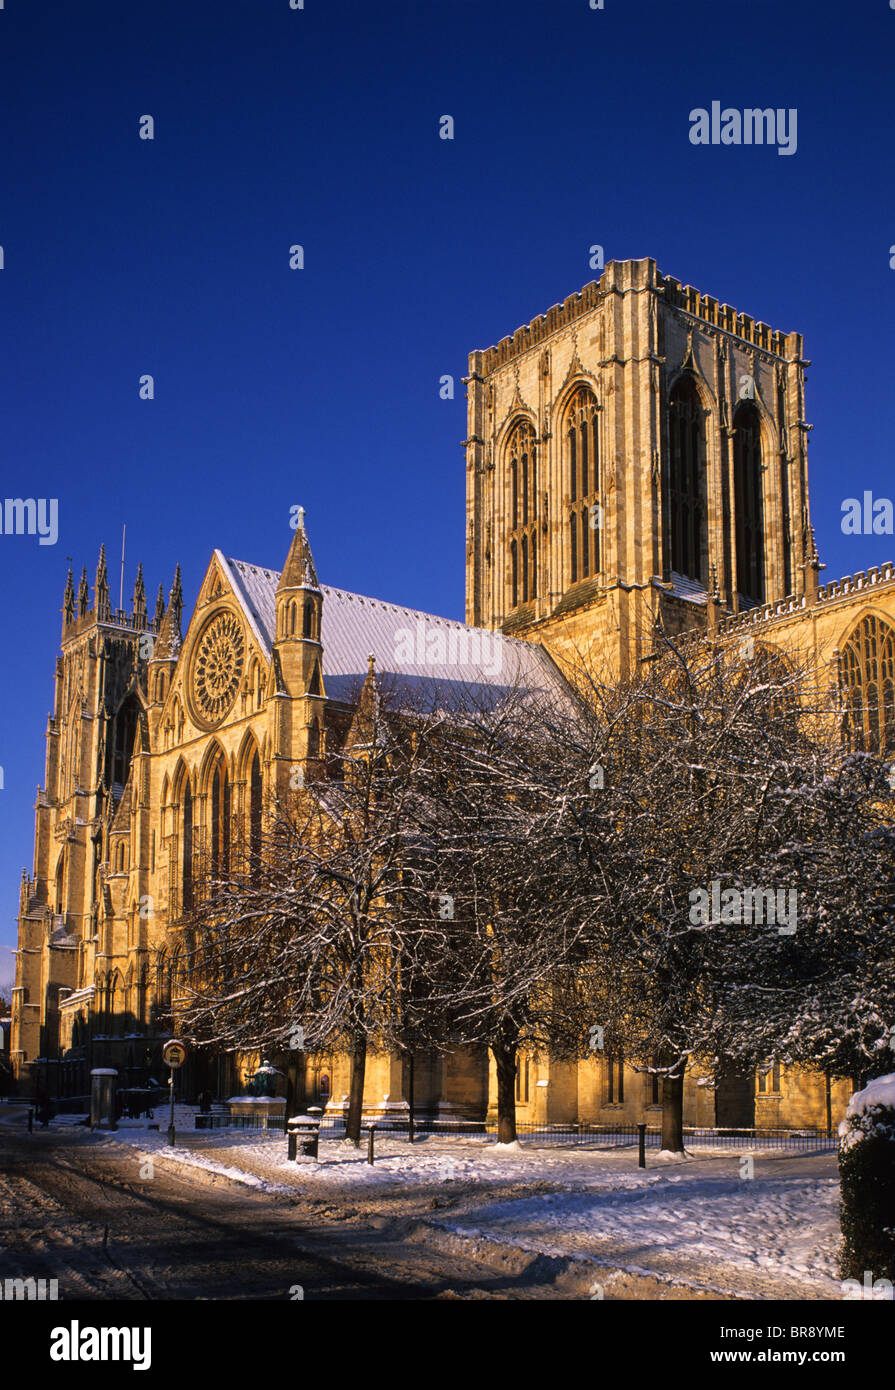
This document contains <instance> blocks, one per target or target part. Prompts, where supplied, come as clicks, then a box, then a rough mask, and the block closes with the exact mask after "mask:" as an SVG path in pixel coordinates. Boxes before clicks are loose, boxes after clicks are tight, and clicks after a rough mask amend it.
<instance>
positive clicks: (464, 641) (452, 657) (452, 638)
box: [395, 618, 503, 676]
mask: <svg viewBox="0 0 895 1390" xmlns="http://www.w3.org/2000/svg"><path fill="white" fill-rule="evenodd" d="M395 661H396V662H402V663H403V662H406V663H408V664H413V665H417V666H472V667H474V668H475V669H476V670H478V671H481V672H482V674H483V675H486V676H496V675H498V673H499V672H500V668H501V665H502V663H503V640H502V638H501V636H500V634H499V633H497V632H485V631H483V630H482V629H480V628H470V627H447V626H446V625H442V624H440V623H439V624H437V625H436V624H434V623H432V624H430V623H426V622H424V620H423V619H422V618H420V619H418V620H417V624H416V628H415V629H414V628H410V627H399V628H398V629H397V631H396V632H395Z"/></svg>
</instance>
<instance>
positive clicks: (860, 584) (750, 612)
mask: <svg viewBox="0 0 895 1390" xmlns="http://www.w3.org/2000/svg"><path fill="white" fill-rule="evenodd" d="M893 583H895V563H893V562H892V561H891V560H886V561H885V563H884V564H882V565H871V567H870V569H868V570H858V571H857V572H856V573H855V574H847V575H845V576H844V578H842V579H831V580H830V582H829V583H828V584H821V585H820V586H819V588H818V590H817V604H818V605H822V604H825V603H835V602H836V601H837V600H838V599H843V598H851V597H854V595H855V594H857V593H861V592H863V591H865V590H870V589H873V588H876V587H882V586H883V585H885V584H893ZM810 606H811V605H810V604H809V602H808V600H807V598H806V597H805V596H804V595H803V596H802V597H801V598H796V597H795V596H794V595H792V594H790V595H789V596H788V597H787V598H784V599H780V600H779V601H778V602H777V603H762V604H759V605H758V606H757V607H755V608H748V609H746V611H745V612H744V613H731V614H729V615H727V616H726V617H723V618H721V619H719V622H718V630H719V632H743V631H745V630H746V629H748V628H751V627H760V626H761V625H762V624H763V623H767V622H773V621H774V620H775V619H777V618H787V617H789V616H790V615H791V614H793V613H803V612H804V611H805V609H806V608H808V607H810Z"/></svg>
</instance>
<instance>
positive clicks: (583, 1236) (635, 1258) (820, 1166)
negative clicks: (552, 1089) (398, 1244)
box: [109, 1128, 842, 1299]
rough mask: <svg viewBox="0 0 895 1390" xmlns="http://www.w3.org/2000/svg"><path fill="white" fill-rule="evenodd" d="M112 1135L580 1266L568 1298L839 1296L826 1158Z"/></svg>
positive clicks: (458, 1244)
mask: <svg viewBox="0 0 895 1390" xmlns="http://www.w3.org/2000/svg"><path fill="white" fill-rule="evenodd" d="M109 1141H110V1142H113V1143H116V1144H125V1145H135V1146H137V1148H138V1149H139V1151H140V1153H141V1154H145V1155H152V1156H153V1157H154V1158H156V1159H159V1160H161V1161H163V1162H164V1163H165V1164H175V1165H177V1166H178V1167H179V1168H180V1170H181V1171H183V1170H184V1169H187V1168H189V1169H192V1170H193V1171H194V1172H195V1173H196V1177H197V1178H198V1177H200V1175H201V1176H202V1177H204V1178H205V1179H207V1180H210V1181H214V1180H215V1178H217V1179H220V1178H227V1179H230V1180H234V1181H237V1182H240V1183H243V1184H245V1185H247V1186H250V1187H252V1188H255V1189H257V1190H259V1191H263V1192H267V1193H271V1194H281V1195H284V1196H285V1195H288V1196H290V1197H292V1198H293V1199H294V1198H296V1197H302V1196H304V1197H306V1198H307V1199H309V1200H311V1199H315V1200H318V1201H319V1200H320V1199H326V1200H328V1201H330V1202H333V1203H337V1204H338V1203H341V1204H343V1206H344V1204H345V1203H346V1202H348V1203H352V1204H353V1206H354V1208H359V1209H360V1213H362V1214H363V1216H364V1217H365V1218H368V1219H375V1220H394V1219H396V1214H397V1212H398V1210H399V1209H400V1211H401V1213H402V1215H404V1216H405V1217H406V1216H407V1215H409V1214H411V1213H413V1212H415V1213H416V1214H417V1216H418V1217H419V1219H420V1221H421V1222H422V1223H423V1224H424V1225H425V1228H426V1238H427V1239H430V1238H431V1239H433V1240H437V1241H439V1242H441V1243H442V1244H444V1245H445V1248H448V1247H450V1246H451V1245H453V1247H454V1248H456V1250H457V1252H458V1254H459V1253H460V1252H461V1250H462V1251H463V1252H464V1253H466V1254H469V1253H474V1254H475V1255H476V1256H477V1257H478V1258H480V1259H481V1260H482V1262H483V1263H489V1262H490V1263H492V1264H493V1263H494V1262H500V1260H501V1258H503V1257H506V1256H508V1255H509V1254H510V1253H513V1254H514V1255H516V1256H518V1255H520V1254H523V1253H524V1254H528V1255H530V1256H532V1257H538V1256H540V1257H545V1258H547V1259H552V1260H555V1261H557V1262H559V1263H562V1264H564V1266H565V1267H571V1268H574V1269H575V1270H580V1275H581V1280H582V1281H583V1282H582V1289H583V1290H584V1292H582V1293H580V1294H579V1296H584V1297H588V1296H590V1297H594V1298H600V1297H604V1296H605V1297H607V1298H609V1297H612V1296H613V1293H612V1287H613V1281H614V1280H618V1279H619V1278H623V1277H624V1276H625V1275H630V1276H637V1277H642V1276H648V1277H649V1278H650V1279H651V1280H654V1281H656V1283H657V1285H658V1286H660V1287H662V1286H664V1287H667V1290H668V1294H667V1296H669V1297H676V1296H681V1294H679V1293H675V1291H674V1290H675V1288H677V1289H684V1288H686V1289H690V1290H692V1291H694V1293H696V1296H699V1293H702V1294H703V1295H708V1296H712V1295H714V1296H715V1297H719V1296H720V1297H734V1298H737V1297H739V1298H790V1299H841V1298H842V1292H841V1288H840V1284H839V1279H838V1276H837V1273H836V1252H837V1246H838V1241H839V1229H838V1189H839V1184H838V1176H837V1168H836V1158H835V1155H833V1154H814V1155H805V1154H797V1153H779V1152H777V1153H774V1152H771V1153H757V1154H755V1156H754V1158H753V1163H752V1165H751V1167H750V1165H749V1164H747V1163H745V1162H742V1161H741V1158H740V1156H739V1154H737V1153H730V1152H725V1153H723V1154H719V1153H717V1152H711V1151H706V1150H702V1151H699V1150H695V1151H693V1152H692V1153H691V1154H689V1155H688V1156H687V1157H685V1158H679V1157H674V1156H667V1157H660V1156H658V1155H657V1154H655V1153H652V1154H649V1155H648V1159H647V1162H648V1165H649V1166H648V1167H647V1168H646V1169H643V1170H641V1169H638V1168H637V1167H636V1161H637V1160H636V1150H634V1149H623V1150H619V1149H615V1150H602V1151H600V1150H593V1151H582V1150H581V1149H576V1150H560V1149H548V1148H537V1147H536V1146H535V1145H534V1144H531V1145H527V1144H522V1145H520V1146H518V1147H515V1148H511V1149H509V1150H506V1149H502V1148H500V1147H499V1146H497V1145H495V1144H483V1143H482V1142H481V1141H478V1140H475V1139H468V1138H459V1137H456V1138H448V1137H445V1136H424V1137H421V1138H419V1139H418V1140H417V1142H416V1143H415V1144H414V1145H413V1146H412V1147H411V1146H410V1145H409V1144H408V1142H407V1139H406V1137H405V1138H397V1137H396V1138H389V1137H386V1136H377V1141H376V1162H375V1164H374V1165H373V1166H372V1167H371V1166H370V1165H369V1164H368V1163H367V1162H366V1148H365V1146H364V1147H362V1148H361V1149H360V1150H358V1149H355V1148H354V1147H353V1145H351V1144H348V1143H346V1142H345V1141H344V1140H340V1139H326V1138H324V1139H321V1142H320V1152H319V1162H314V1161H313V1160H308V1159H305V1160H301V1161H299V1162H298V1163H290V1162H289V1161H288V1160H287V1158H286V1143H285V1139H284V1137H283V1135H282V1134H280V1133H276V1132H269V1133H268V1132H261V1131H254V1132H249V1133H247V1134H240V1133H238V1132H232V1131H229V1132H228V1131H217V1132H213V1133H206V1132H203V1131H199V1132H195V1131H185V1130H184V1131H182V1132H181V1134H180V1135H179V1141H180V1143H179V1146H178V1147H177V1148H175V1149H173V1150H172V1149H170V1148H168V1146H167V1143H166V1139H165V1135H164V1133H163V1132H162V1133H156V1132H152V1133H150V1132H147V1131H146V1130H143V1129H136V1128H135V1129H120V1130H119V1131H118V1132H117V1133H116V1134H114V1135H112V1136H109ZM181 1145H182V1146H181ZM750 1173H751V1174H752V1175H751V1176H749V1174H750ZM436 1211H438V1212H439V1214H438V1215H434V1214H432V1213H434V1212H436ZM588 1280H590V1281H591V1282H590V1283H588V1282H587V1281H588ZM588 1288H590V1289H592V1290H593V1292H591V1293H590V1294H588V1293H587V1289H588ZM622 1296H624V1295H622ZM657 1296H662V1295H661V1294H660V1295H657ZM689 1296H693V1294H692V1293H691V1294H690V1295H689Z"/></svg>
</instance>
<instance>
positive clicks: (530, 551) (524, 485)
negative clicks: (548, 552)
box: [506, 419, 538, 608]
mask: <svg viewBox="0 0 895 1390" xmlns="http://www.w3.org/2000/svg"><path fill="white" fill-rule="evenodd" d="M506 458H507V468H508V474H509V480H510V527H509V529H510V543H509V552H510V597H511V600H512V603H511V607H513V608H516V607H518V605H519V604H520V603H528V602H529V600H530V599H533V598H536V597H537V571H536V566H535V564H534V557H535V549H534V547H535V544H536V542H535V540H534V537H535V533H536V531H537V522H538V448H537V436H536V435H535V431H534V426H533V425H532V423H531V421H530V420H527V419H519V420H517V421H516V423H515V424H514V426H513V428H512V429H511V431H510V434H509V437H508V439H507V444H506ZM520 557H521V573H520ZM529 557H531V561H532V562H531V563H529ZM520 581H521V582H520Z"/></svg>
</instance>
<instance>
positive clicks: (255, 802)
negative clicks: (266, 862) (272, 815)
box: [249, 752, 261, 871]
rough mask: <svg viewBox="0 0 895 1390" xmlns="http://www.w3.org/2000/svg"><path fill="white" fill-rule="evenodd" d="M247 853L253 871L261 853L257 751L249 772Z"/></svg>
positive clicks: (259, 785)
mask: <svg viewBox="0 0 895 1390" xmlns="http://www.w3.org/2000/svg"><path fill="white" fill-rule="evenodd" d="M249 853H250V855H251V861H252V868H253V871H254V870H255V868H256V867H257V866H258V862H259V856H260V854H261V760H260V759H259V757H258V754H257V752H256V753H255V755H254V757H253V758H252V769H251V772H250V773H249Z"/></svg>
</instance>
